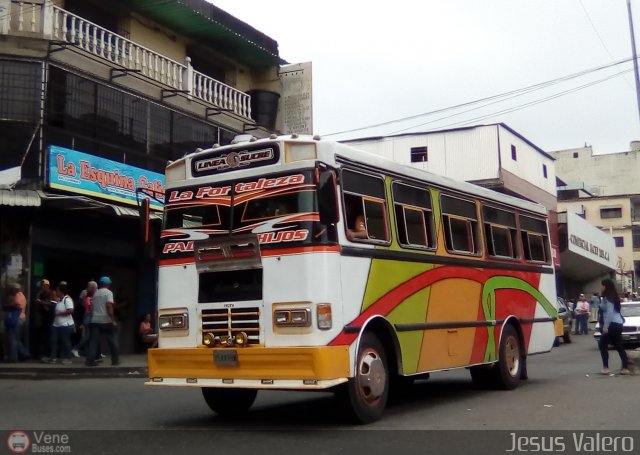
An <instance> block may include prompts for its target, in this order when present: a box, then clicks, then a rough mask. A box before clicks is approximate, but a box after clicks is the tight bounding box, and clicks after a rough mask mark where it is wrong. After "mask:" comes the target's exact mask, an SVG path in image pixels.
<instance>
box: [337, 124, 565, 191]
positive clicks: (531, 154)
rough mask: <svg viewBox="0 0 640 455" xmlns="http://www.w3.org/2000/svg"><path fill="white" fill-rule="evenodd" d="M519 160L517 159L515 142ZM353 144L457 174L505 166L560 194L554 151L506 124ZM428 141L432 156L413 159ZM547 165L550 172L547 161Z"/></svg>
mask: <svg viewBox="0 0 640 455" xmlns="http://www.w3.org/2000/svg"><path fill="white" fill-rule="evenodd" d="M512 144H513V145H515V146H516V150H517V160H516V161H513V160H512V159H511V145H512ZM349 145H352V146H354V147H356V148H360V149H362V150H367V151H369V152H372V153H375V154H378V155H381V156H384V157H387V158H390V159H393V160H394V161H397V162H399V163H404V164H410V165H411V166H414V167H418V168H421V169H425V170H427V171H430V172H433V173H435V174H440V175H445V176H447V177H451V178H453V179H456V180H465V181H479V180H497V179H499V178H500V169H501V166H502V168H503V169H504V170H506V171H509V172H510V173H511V174H514V175H516V176H517V177H519V178H521V179H523V180H525V181H527V182H529V183H531V184H532V185H533V186H535V187H538V188H541V189H542V190H543V191H545V192H547V193H549V194H550V195H552V196H553V197H555V196H556V173H555V169H554V161H553V159H552V158H551V157H549V156H545V155H544V154H542V153H540V151H539V150H537V149H536V148H535V147H532V146H531V145H530V144H529V143H527V142H526V141H525V140H523V139H521V138H520V137H519V136H517V135H516V134H513V133H511V132H510V131H509V130H507V129H505V128H503V127H502V126H500V125H483V126H477V127H473V128H468V129H460V130H451V131H443V132H437V131H436V132H433V133H423V134H411V135H404V136H397V137H384V138H379V139H373V140H360V141H350V142H349ZM422 146H427V147H428V161H427V162H424V163H411V148H412V147H422ZM543 164H545V165H546V167H547V178H544V175H543V170H542V165H543Z"/></svg>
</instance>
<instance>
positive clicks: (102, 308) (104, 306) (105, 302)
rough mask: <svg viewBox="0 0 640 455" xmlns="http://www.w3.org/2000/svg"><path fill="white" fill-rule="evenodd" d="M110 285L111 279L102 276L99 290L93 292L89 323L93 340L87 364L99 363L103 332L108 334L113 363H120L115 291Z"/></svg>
mask: <svg viewBox="0 0 640 455" xmlns="http://www.w3.org/2000/svg"><path fill="white" fill-rule="evenodd" d="M109 286H111V279H110V278H109V277H108V276H103V277H102V278H100V279H99V280H98V290H97V291H96V292H95V294H93V299H92V301H91V323H90V324H89V327H90V337H91V341H90V342H89V355H88V356H87V361H86V363H85V365H87V366H96V365H97V364H98V363H97V361H96V359H97V352H98V345H99V344H100V338H101V337H102V335H103V334H104V335H106V336H107V341H108V342H109V350H110V351H111V365H119V364H120V356H119V352H118V344H117V342H116V339H115V337H116V327H117V325H118V322H117V321H116V317H115V314H114V310H113V305H114V299H113V292H111V290H109Z"/></svg>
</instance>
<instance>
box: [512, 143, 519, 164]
mask: <svg viewBox="0 0 640 455" xmlns="http://www.w3.org/2000/svg"><path fill="white" fill-rule="evenodd" d="M511 159H512V160H513V161H518V154H517V153H516V146H515V145H512V146H511Z"/></svg>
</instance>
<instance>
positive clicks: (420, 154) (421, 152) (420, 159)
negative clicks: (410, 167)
mask: <svg viewBox="0 0 640 455" xmlns="http://www.w3.org/2000/svg"><path fill="white" fill-rule="evenodd" d="M425 161H427V147H411V162H412V163H424V162H425Z"/></svg>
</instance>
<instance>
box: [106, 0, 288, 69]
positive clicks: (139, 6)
mask: <svg viewBox="0 0 640 455" xmlns="http://www.w3.org/2000/svg"><path fill="white" fill-rule="evenodd" d="M118 1H119V2H121V3H123V4H125V5H127V6H128V7H129V8H131V10H133V11H134V12H137V13H139V14H141V15H143V16H145V17H147V18H149V19H151V20H153V21H155V22H157V23H158V24H160V25H163V26H165V27H167V28H170V29H171V30H175V31H176V32H178V33H180V34H182V35H184V36H187V37H189V38H192V39H194V40H195V41H197V42H199V43H202V44H205V45H210V46H212V47H215V48H216V49H217V50H219V51H221V52H223V53H224V54H226V55H228V56H230V57H233V59H234V60H236V61H238V62H239V63H241V64H244V65H247V66H250V67H264V66H274V65H280V64H281V63H286V62H284V61H283V60H281V59H280V56H279V53H278V42H277V41H276V40H274V39H272V38H270V37H268V36H267V35H265V34H264V33H262V32H260V31H258V30H256V29H255V28H253V27H251V26H250V25H248V24H246V23H245V22H242V21H241V20H239V19H237V18H236V17H234V16H232V15H231V14H229V13H227V12H226V11H223V10H221V9H220V8H218V7H217V6H214V5H212V4H211V3H209V2H207V1H205V0H118Z"/></svg>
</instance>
